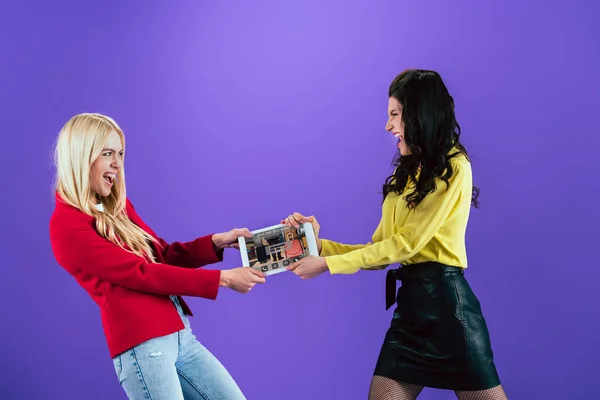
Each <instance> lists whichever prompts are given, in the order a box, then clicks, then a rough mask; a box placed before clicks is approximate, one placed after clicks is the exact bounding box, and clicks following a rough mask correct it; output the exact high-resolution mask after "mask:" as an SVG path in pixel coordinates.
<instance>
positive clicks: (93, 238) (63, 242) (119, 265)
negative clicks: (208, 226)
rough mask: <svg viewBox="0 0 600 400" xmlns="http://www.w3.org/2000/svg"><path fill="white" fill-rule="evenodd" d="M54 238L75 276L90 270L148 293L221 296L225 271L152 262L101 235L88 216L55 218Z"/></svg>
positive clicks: (65, 264) (56, 248)
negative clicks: (219, 294)
mask: <svg viewBox="0 0 600 400" xmlns="http://www.w3.org/2000/svg"><path fill="white" fill-rule="evenodd" d="M50 238H51V244H52V250H53V252H54V255H55V257H56V260H57V261H58V263H59V264H60V265H61V266H62V267H63V268H65V269H66V270H67V271H68V272H69V273H71V274H72V275H74V276H78V275H81V274H90V275H93V276H95V277H98V278H100V279H102V280H105V281H108V282H111V283H113V284H116V285H120V286H123V287H127V288H129V289H133V290H138V291H141V292H147V293H156V294H168V295H182V296H196V297H203V298H207V299H216V297H217V294H218V290H219V284H220V278H221V271H219V270H204V269H188V268H174V267H173V266H171V265H167V264H155V263H149V262H147V261H146V260H145V259H144V258H141V257H138V256H136V255H135V254H132V253H129V252H127V251H126V250H123V249H122V248H121V247H119V246H118V245H116V244H114V243H113V242H111V241H109V240H108V239H105V238H103V237H101V236H100V235H98V233H97V232H96V231H95V229H94V227H93V225H92V224H90V223H89V222H87V221H86V220H84V219H81V220H79V219H76V218H73V219H67V218H61V219H60V220H52V222H51V224H50ZM198 248H200V245H198ZM170 251H171V252H173V251H176V250H175V249H174V248H172V249H171V250H170ZM171 254H175V253H171ZM171 257H173V255H171Z"/></svg>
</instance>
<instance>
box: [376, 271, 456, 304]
mask: <svg viewBox="0 0 600 400" xmlns="http://www.w3.org/2000/svg"><path fill="white" fill-rule="evenodd" d="M448 272H450V273H460V274H464V269H463V268H460V267H450V266H448V265H444V264H440V263H437V262H424V263H417V264H410V265H403V266H402V267H400V268H398V269H390V270H388V272H387V274H386V277H385V309H386V310H388V309H389V308H390V307H391V306H392V305H394V303H396V281H404V280H410V279H419V278H434V277H438V276H443V275H444V274H445V273H448Z"/></svg>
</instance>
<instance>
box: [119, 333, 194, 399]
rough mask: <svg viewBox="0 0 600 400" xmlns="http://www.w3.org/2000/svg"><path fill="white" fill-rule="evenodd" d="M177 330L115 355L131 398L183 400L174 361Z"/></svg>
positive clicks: (175, 357) (120, 373)
mask: <svg viewBox="0 0 600 400" xmlns="http://www.w3.org/2000/svg"><path fill="white" fill-rule="evenodd" d="M177 356H178V333H174V334H171V335H167V336H161V337H158V338H154V339H151V340H148V341H146V342H144V343H141V344H139V345H138V346H135V347H134V348H132V349H131V350H128V351H126V352H125V353H122V354H121V355H119V356H117V357H115V358H114V359H113V363H114V366H115V371H116V373H117V377H118V378H119V383H120V384H121V387H123V390H125V393H126V394H127V397H128V398H129V399H132V400H133V399H135V400H137V399H152V400H183V399H184V397H183V391H182V389H181V384H180V382H179V376H178V374H177V368H176V367H175V363H176V361H177Z"/></svg>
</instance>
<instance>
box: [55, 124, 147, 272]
mask: <svg viewBox="0 0 600 400" xmlns="http://www.w3.org/2000/svg"><path fill="white" fill-rule="evenodd" d="M112 131H116V132H117V133H118V135H119V136H120V138H121V145H122V146H123V149H124V148H125V135H124V134H123V131H122V130H121V128H120V127H119V125H117V123H116V122H115V121H114V120H113V119H112V118H110V117H107V116H105V115H102V114H94V113H83V114H78V115H75V116H74V117H72V118H71V119H70V120H69V121H68V122H67V123H66V124H65V125H64V126H63V128H62V129H61V131H60V133H59V135H58V139H57V142H56V147H55V150H54V164H55V167H56V180H55V189H56V192H57V193H58V194H59V195H60V196H61V197H62V201H64V202H65V203H67V204H69V205H71V206H73V207H76V208H78V209H79V210H81V211H82V212H83V213H85V214H87V215H90V216H92V217H94V218H95V219H96V231H97V232H98V233H99V234H100V236H102V237H104V238H106V239H108V240H110V241H111V242H113V243H115V244H117V245H119V246H120V247H121V248H123V249H124V250H127V251H129V252H131V253H133V254H136V255H138V256H140V257H146V258H147V259H148V260H150V261H152V262H155V259H154V255H153V252H152V247H151V246H150V244H149V242H154V243H157V241H156V239H154V238H153V237H152V236H151V235H149V234H148V233H146V232H145V231H144V230H143V229H141V228H139V227H138V226H137V225H135V224H134V223H133V222H131V220H130V219H129V218H128V217H127V214H126V208H125V207H126V190H125V170H124V166H123V165H122V166H121V168H120V169H119V172H118V174H117V179H116V182H115V183H114V185H113V187H112V190H111V193H110V195H109V196H107V197H100V196H96V195H95V194H94V193H92V190H91V188H90V170H91V167H92V164H93V163H94V161H95V160H96V158H98V157H99V156H100V154H101V152H102V149H103V147H104V145H105V143H106V141H107V140H108V136H109V135H110V134H111V132H112ZM123 161H124V159H123ZM98 202H101V203H102V206H103V208H104V212H102V211H99V210H98V209H97V208H96V204H97V203H98ZM124 245H127V246H128V247H129V249H126V248H125V247H124Z"/></svg>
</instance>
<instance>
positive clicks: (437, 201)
mask: <svg viewBox="0 0 600 400" xmlns="http://www.w3.org/2000/svg"><path fill="white" fill-rule="evenodd" d="M470 184H471V179H470V176H467V173H466V172H465V170H464V168H463V167H462V166H461V165H458V164H457V165H456V166H455V169H454V174H453V175H452V177H451V178H450V179H449V186H446V184H445V183H444V182H443V181H441V180H440V182H439V183H438V187H437V189H436V190H435V191H434V192H431V193H429V194H428V195H427V196H425V198H424V199H423V200H422V201H421V203H420V204H419V205H418V206H417V207H416V208H415V209H414V210H413V211H412V212H411V214H410V216H409V217H408V218H407V220H406V223H405V224H404V225H403V226H402V227H401V228H399V229H398V230H397V232H396V233H395V234H394V235H392V237H390V238H388V239H385V240H381V241H378V242H376V243H373V244H371V245H368V246H365V247H362V248H359V249H356V250H353V251H350V252H346V253H344V254H338V255H332V256H328V257H325V260H326V262H327V266H328V268H329V271H330V272H331V274H353V273H355V272H357V271H358V270H359V269H361V268H362V269H373V268H380V266H383V265H389V264H394V263H401V262H402V261H404V260H406V259H408V258H411V257H412V256H414V255H415V254H417V253H418V252H419V251H420V250H421V249H422V248H423V247H424V246H425V245H426V244H427V243H428V242H429V241H430V240H431V239H432V238H433V235H435V233H436V232H437V231H438V230H439V229H440V228H441V226H442V225H443V224H444V223H445V222H446V219H447V218H448V216H449V215H450V213H451V212H452V210H453V209H454V207H455V205H456V203H457V201H458V200H459V199H460V196H461V193H463V191H465V192H466V191H467V190H466V189H465V187H466V186H469V188H470ZM469 190H470V189H469Z"/></svg>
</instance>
